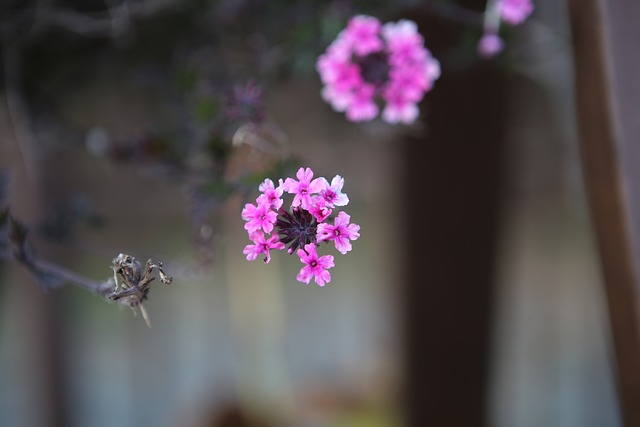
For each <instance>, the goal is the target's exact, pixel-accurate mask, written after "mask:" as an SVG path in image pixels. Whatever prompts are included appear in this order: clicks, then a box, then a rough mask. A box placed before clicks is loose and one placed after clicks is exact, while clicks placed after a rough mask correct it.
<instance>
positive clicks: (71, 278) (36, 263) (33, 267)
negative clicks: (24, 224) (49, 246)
mask: <svg viewBox="0 0 640 427" xmlns="http://www.w3.org/2000/svg"><path fill="white" fill-rule="evenodd" d="M0 258H2V259H5V260H7V261H14V262H19V263H20V264H22V265H24V266H25V267H26V268H27V269H28V270H29V271H30V272H32V273H40V274H47V275H51V276H53V277H55V278H56V279H59V280H60V281H61V282H62V283H63V284H66V283H69V284H73V285H76V286H79V287H81V288H84V289H87V290H89V291H91V292H93V293H96V294H99V295H102V296H107V295H109V294H110V293H111V291H112V289H113V284H112V283H111V280H105V281H96V280H92V279H88V278H86V277H84V276H81V275H79V274H77V273H75V272H73V271H71V270H68V269H66V268H64V267H62V266H60V265H57V264H54V263H52V262H50V261H45V260H42V259H39V258H37V257H35V256H30V257H29V258H28V260H27V259H25V260H21V259H18V258H17V257H15V256H14V255H13V254H12V253H11V251H0Z"/></svg>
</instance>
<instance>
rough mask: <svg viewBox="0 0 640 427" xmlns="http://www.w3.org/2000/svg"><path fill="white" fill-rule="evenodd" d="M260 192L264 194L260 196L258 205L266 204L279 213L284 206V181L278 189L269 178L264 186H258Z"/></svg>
mask: <svg viewBox="0 0 640 427" xmlns="http://www.w3.org/2000/svg"><path fill="white" fill-rule="evenodd" d="M258 190H260V191H261V192H262V194H261V195H260V196H258V200H257V201H258V204H261V203H265V204H267V205H268V206H269V208H270V209H273V210H274V211H277V210H278V209H280V207H281V206H282V203H284V201H283V200H282V193H283V191H284V190H283V189H282V179H281V180H280V183H279V185H278V186H277V187H276V186H275V185H274V184H273V181H271V180H270V179H269V178H267V179H265V180H264V181H263V182H262V184H260V185H259V186H258Z"/></svg>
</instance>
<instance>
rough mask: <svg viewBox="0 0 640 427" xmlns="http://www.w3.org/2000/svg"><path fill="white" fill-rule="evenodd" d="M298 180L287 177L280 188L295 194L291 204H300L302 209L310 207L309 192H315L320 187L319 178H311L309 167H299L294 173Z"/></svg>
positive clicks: (311, 173)
mask: <svg viewBox="0 0 640 427" xmlns="http://www.w3.org/2000/svg"><path fill="white" fill-rule="evenodd" d="M296 177H297V178H298V181H296V180H295V179H293V178H287V179H286V180H285V181H284V184H283V186H282V188H283V189H284V191H286V192H287V193H289V194H295V196H294V198H293V202H291V206H293V207H297V206H300V207H301V208H302V209H307V210H308V209H309V208H310V207H311V194H313V193H317V192H319V191H320V189H321V187H322V180H321V179H320V178H316V179H313V171H312V170H311V168H306V169H304V168H300V169H298V172H297V173H296Z"/></svg>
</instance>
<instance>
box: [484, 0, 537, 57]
mask: <svg viewBox="0 0 640 427" xmlns="http://www.w3.org/2000/svg"><path fill="white" fill-rule="evenodd" d="M532 12H533V3H532V1H531V0H494V2H487V10H486V11H485V23H484V34H483V35H482V38H480V41H479V42H478V54H479V55H480V56H481V57H483V58H485V59H489V58H493V57H494V56H496V55H498V54H499V53H500V52H502V50H503V49H504V41H503V40H502V38H501V37H500V36H499V35H498V32H499V31H500V23H501V22H505V23H507V24H509V25H520V24H522V23H523V22H524V21H526V20H527V18H528V17H529V15H531V13H532Z"/></svg>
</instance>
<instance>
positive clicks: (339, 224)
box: [318, 212, 360, 255]
mask: <svg viewBox="0 0 640 427" xmlns="http://www.w3.org/2000/svg"><path fill="white" fill-rule="evenodd" d="M350 220H351V217H350V216H349V215H347V214H346V213H344V212H340V213H339V214H338V217H337V218H336V219H335V220H334V221H333V225H331V224H324V223H323V224H318V242H322V241H324V240H333V242H334V244H335V245H336V249H337V250H338V251H340V253H341V254H343V255H344V254H346V253H347V252H349V251H350V250H351V242H350V241H349V240H356V239H358V237H360V233H359V231H360V226H359V225H357V224H349V221H350Z"/></svg>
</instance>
